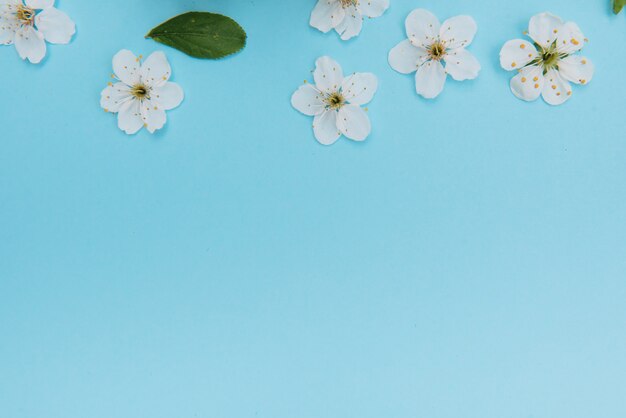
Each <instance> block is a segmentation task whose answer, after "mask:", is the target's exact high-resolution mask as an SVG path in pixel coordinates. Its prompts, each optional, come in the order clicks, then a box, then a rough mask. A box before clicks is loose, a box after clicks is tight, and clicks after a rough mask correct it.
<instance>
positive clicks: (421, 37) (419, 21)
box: [405, 9, 440, 48]
mask: <svg viewBox="0 0 626 418" xmlns="http://www.w3.org/2000/svg"><path fill="white" fill-rule="evenodd" d="M405 26H406V34H407V36H408V37H409V40H410V41H411V43H412V44H413V45H415V46H419V47H422V48H427V47H428V46H429V45H430V44H432V43H433V41H434V40H435V39H437V37H438V36H439V28H440V25H439V19H437V17H436V16H435V15H434V14H432V13H431V12H429V11H428V10H425V9H415V10H413V11H412V12H411V13H409V15H408V16H407V18H406V21H405Z"/></svg>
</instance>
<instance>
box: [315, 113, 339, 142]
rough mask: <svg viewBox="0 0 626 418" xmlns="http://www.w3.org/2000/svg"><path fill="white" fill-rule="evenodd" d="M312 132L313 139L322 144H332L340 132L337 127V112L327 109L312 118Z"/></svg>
mask: <svg viewBox="0 0 626 418" xmlns="http://www.w3.org/2000/svg"><path fill="white" fill-rule="evenodd" d="M313 133H315V139H317V141H318V142H319V143H320V144H322V145H332V144H334V143H335V142H336V141H337V140H338V139H339V137H340V136H341V132H339V129H337V112H336V111H334V110H329V111H327V112H324V113H320V114H319V115H315V118H313Z"/></svg>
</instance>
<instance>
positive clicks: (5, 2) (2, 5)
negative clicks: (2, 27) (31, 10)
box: [0, 0, 23, 15]
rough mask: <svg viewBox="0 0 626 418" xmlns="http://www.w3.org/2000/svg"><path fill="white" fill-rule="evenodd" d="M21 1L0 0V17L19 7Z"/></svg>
mask: <svg viewBox="0 0 626 418" xmlns="http://www.w3.org/2000/svg"><path fill="white" fill-rule="evenodd" d="M21 4H23V3H22V0H2V1H0V15H1V14H3V13H8V12H9V10H11V11H12V10H13V9H14V7H15V6H18V5H21Z"/></svg>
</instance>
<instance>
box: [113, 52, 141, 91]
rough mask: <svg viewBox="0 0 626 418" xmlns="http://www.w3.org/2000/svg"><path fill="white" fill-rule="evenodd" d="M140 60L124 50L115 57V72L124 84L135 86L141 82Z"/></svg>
mask: <svg viewBox="0 0 626 418" xmlns="http://www.w3.org/2000/svg"><path fill="white" fill-rule="evenodd" d="M139 67H140V63H139V58H137V57H136V56H135V54H133V53H132V52H130V51H129V50H127V49H123V50H121V51H120V52H118V53H117V54H115V56H114V57H113V72H114V73H115V75H116V76H117V78H119V79H120V81H122V82H123V83H125V84H127V85H129V86H134V85H135V84H137V83H139V81H141V78H140V73H139Z"/></svg>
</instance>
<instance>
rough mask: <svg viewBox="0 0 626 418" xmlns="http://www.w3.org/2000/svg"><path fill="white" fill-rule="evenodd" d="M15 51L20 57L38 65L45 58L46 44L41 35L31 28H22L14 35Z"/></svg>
mask: <svg viewBox="0 0 626 418" xmlns="http://www.w3.org/2000/svg"><path fill="white" fill-rule="evenodd" d="M15 49H17V52H18V54H20V57H21V58H22V59H23V60H25V59H28V60H29V61H30V62H32V63H33V64H38V63H40V62H41V60H42V59H43V58H44V57H45V56H46V42H45V41H44V40H43V35H42V34H41V33H39V32H37V31H36V30H35V29H34V28H33V27H32V26H22V27H21V28H20V29H19V30H18V31H17V33H16V34H15Z"/></svg>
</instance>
